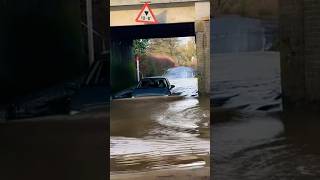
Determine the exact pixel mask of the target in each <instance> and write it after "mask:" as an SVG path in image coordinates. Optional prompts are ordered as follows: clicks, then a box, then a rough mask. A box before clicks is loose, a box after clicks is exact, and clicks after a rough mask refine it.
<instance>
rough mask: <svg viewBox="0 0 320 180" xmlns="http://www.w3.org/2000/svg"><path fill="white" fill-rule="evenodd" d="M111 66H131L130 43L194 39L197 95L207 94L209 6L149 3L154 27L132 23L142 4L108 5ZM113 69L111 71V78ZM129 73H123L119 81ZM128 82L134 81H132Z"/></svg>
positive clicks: (184, 1) (192, 1)
mask: <svg viewBox="0 0 320 180" xmlns="http://www.w3.org/2000/svg"><path fill="white" fill-rule="evenodd" d="M110 5H111V7H110V26H111V49H110V51H111V64H112V63H116V64H119V66H121V67H122V69H123V66H128V65H129V66H130V64H131V66H132V65H134V64H133V63H134V61H133V60H134V56H133V54H132V50H131V48H132V42H133V40H134V39H149V38H170V37H186V36H195V39H196V47H197V60H198V63H197V64H198V66H197V71H198V75H199V76H198V86H199V92H200V94H209V93H210V3H209V2H208V1H203V0H181V1H172V0H162V1H151V3H150V7H151V9H152V10H153V12H154V14H155V17H156V19H157V20H158V21H159V23H158V24H143V23H138V22H135V19H136V16H137V15H138V13H139V11H140V9H141V7H142V5H143V3H141V2H140V1H132V0H131V1H129V0H127V1H116V0H114V1H111V4H110ZM113 71H117V69H116V68H115V69H113V68H111V74H113V73H112V72H113ZM130 73H134V72H125V73H124V74H123V77H122V78H123V79H128V76H129V74H130ZM114 81H115V80H114V79H113V78H112V77H111V85H112V83H114ZM131 81H134V80H133V79H132V80H131Z"/></svg>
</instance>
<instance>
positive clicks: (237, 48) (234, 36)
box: [211, 15, 277, 53]
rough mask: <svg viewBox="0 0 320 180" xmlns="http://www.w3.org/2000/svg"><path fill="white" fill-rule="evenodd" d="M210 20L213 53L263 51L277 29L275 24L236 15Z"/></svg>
mask: <svg viewBox="0 0 320 180" xmlns="http://www.w3.org/2000/svg"><path fill="white" fill-rule="evenodd" d="M212 22H213V29H212V32H211V33H212V36H213V41H214V42H215V43H214V44H213V52H214V53H233V52H250V51H263V50H264V49H265V48H267V46H269V47H270V46H271V45H270V43H272V40H273V37H274V36H275V34H276V33H275V32H274V31H275V30H276V29H277V27H276V25H275V24H274V25H273V26H272V24H271V23H268V24H267V22H264V21H262V20H258V19H253V18H246V17H241V16H237V15H234V16H232V15H229V16H221V17H216V18H214V19H213V20H212ZM270 25H271V27H270ZM267 30H268V31H267Z"/></svg>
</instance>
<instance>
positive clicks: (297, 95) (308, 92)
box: [279, 0, 320, 110]
mask: <svg viewBox="0 0 320 180" xmlns="http://www.w3.org/2000/svg"><path fill="white" fill-rule="evenodd" d="M279 6H280V37H281V38H280V44H281V49H280V51H281V76H282V94H283V106H284V109H285V110H286V109H313V108H315V109H320V23H319V22H320V3H319V2H318V1H312V0H297V1H292V0H281V1H279Z"/></svg>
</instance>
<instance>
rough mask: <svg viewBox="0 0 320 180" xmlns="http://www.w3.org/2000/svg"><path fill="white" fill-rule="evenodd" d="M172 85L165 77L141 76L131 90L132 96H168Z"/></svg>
mask: <svg viewBox="0 0 320 180" xmlns="http://www.w3.org/2000/svg"><path fill="white" fill-rule="evenodd" d="M174 87H175V86H174V85H170V83H169V81H168V79H167V78H165V77H147V78H143V79H142V80H141V81H140V82H139V84H138V86H137V87H136V88H135V89H134V90H133V91H132V98H136V97H146V96H170V95H171V94H172V93H171V90H172V89H173V88H174Z"/></svg>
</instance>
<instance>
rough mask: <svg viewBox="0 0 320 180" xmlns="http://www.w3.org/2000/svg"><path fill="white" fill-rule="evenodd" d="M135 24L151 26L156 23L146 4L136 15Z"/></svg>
mask: <svg viewBox="0 0 320 180" xmlns="http://www.w3.org/2000/svg"><path fill="white" fill-rule="evenodd" d="M136 22H144V23H151V24H156V23H158V21H157V19H156V17H155V16H154V14H153V12H152V10H151V8H150V7H149V4H148V3H145V4H144V5H143V7H142V8H141V11H140V13H139V14H138V17H137V18H136Z"/></svg>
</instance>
